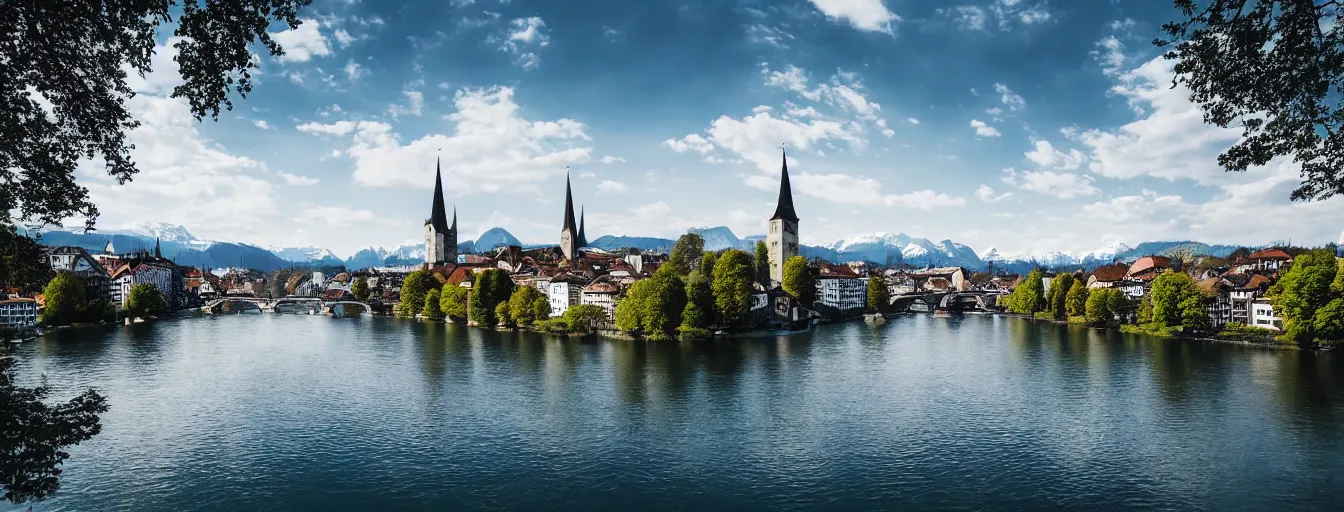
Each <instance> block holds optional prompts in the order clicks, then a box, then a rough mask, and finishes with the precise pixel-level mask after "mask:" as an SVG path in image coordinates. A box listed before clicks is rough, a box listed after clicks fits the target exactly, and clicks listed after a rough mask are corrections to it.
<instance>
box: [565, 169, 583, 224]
mask: <svg viewBox="0 0 1344 512" xmlns="http://www.w3.org/2000/svg"><path fill="white" fill-rule="evenodd" d="M564 223H565V225H564V226H563V227H561V229H568V230H569V234H570V236H576V235H578V233H579V229H578V227H576V226H575V224H574V193H573V192H572V191H571V190H570V186H569V171H568V169H566V171H565V220H564ZM576 241H577V239H576Z"/></svg>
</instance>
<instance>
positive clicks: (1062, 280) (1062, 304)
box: [1049, 274, 1087, 320]
mask: <svg viewBox="0 0 1344 512" xmlns="http://www.w3.org/2000/svg"><path fill="white" fill-rule="evenodd" d="M1070 288H1073V274H1059V275H1057V276H1055V279H1054V280H1052V281H1050V309H1049V311H1050V315H1051V316H1053V317H1054V318H1055V320H1067V319H1068V318H1069V313H1068V311H1069V309H1068V304H1067V302H1068V296H1069V289H1070ZM1083 307H1087V306H1086V303H1084V306H1083Z"/></svg>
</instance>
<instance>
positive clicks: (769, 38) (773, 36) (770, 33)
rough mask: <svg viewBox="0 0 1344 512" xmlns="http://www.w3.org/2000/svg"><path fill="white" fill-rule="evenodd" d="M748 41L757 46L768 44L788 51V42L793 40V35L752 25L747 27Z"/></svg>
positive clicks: (772, 28) (774, 28)
mask: <svg viewBox="0 0 1344 512" xmlns="http://www.w3.org/2000/svg"><path fill="white" fill-rule="evenodd" d="M747 40H748V41H751V42H753V43H757V44H767V45H770V46H774V47H776V48H780V49H788V47H789V45H788V43H787V41H791V40H793V34H790V33H788V32H785V31H783V30H781V29H779V28H776V27H768V26H765V25H760V24H756V25H750V26H748V27H747Z"/></svg>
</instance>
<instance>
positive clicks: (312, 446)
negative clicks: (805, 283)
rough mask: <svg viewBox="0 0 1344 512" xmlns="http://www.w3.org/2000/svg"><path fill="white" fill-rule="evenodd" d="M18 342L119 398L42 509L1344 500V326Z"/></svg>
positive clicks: (370, 323)
mask: <svg viewBox="0 0 1344 512" xmlns="http://www.w3.org/2000/svg"><path fill="white" fill-rule="evenodd" d="M12 355H14V356H16V357H17V358H18V359H19V363H18V371H19V377H20V380H22V381H25V382H26V383H28V384H32V383H33V382H35V381H36V380H37V379H39V378H40V376H41V375H43V374H45V375H46V377H47V379H48V380H49V382H50V384H51V385H52V386H53V388H54V389H55V393H54V396H55V397H62V398H65V397H69V396H71V395H73V394H74V393H75V392H76V391H77V389H78V388H81V387H85V386H95V387H97V388H98V389H100V390H101V391H103V392H104V393H105V394H106V395H107V396H108V397H109V404H110V406H111V410H110V411H109V412H108V413H107V414H106V415H105V416H104V420H103V424H104V428H103V432H102V433H101V434H100V435H98V436H97V437H95V438H94V439H93V440H91V441H88V442H86V443H84V444H82V445H80V446H77V447H75V448H73V449H71V450H70V452H71V454H72V457H71V458H70V460H69V461H67V463H66V464H65V466H64V467H65V474H64V477H63V479H62V482H63V483H62V487H61V489H60V491H58V492H57V494H56V495H54V496H53V497H51V498H49V499H48V500H46V501H44V502H40V503H38V504H36V506H35V507H34V510H80V511H83V510H98V511H102V510H127V511H131V510H134V511H153V510H174V511H176V510H338V509H359V510H478V509H512V510H541V509H548V510H558V509H572V510H652V509H678V510H781V509H791V510H798V509H827V510H862V509H896V508H901V509H977V510H1014V509H1026V510H1082V509H1092V510H1131V509H1180V510H1234V509H1235V510H1332V509H1333V510H1344V354H1318V353H1312V352H1299V351H1292V350H1272V349H1264V348H1256V347H1246V346H1238V345H1228V344H1191V343H1182V342H1172V341H1164V340H1158V339H1151V338H1144V337H1138V336H1133V335H1124V334H1119V333H1115V332H1107V331H1098V330H1089V329H1083V328H1078V327H1068V326H1059V325H1050V324H1040V323H1034V322H1031V321H1028V320H1022V319H1015V318H997V317H990V316H966V317H963V318H934V317H931V316H908V317H902V318H898V319H895V320H893V321H891V322H888V323H887V324H885V325H881V326H871V325H866V324H862V323H850V324H843V325H830V326H822V327H819V328H817V329H816V330H815V331H814V332H812V333H805V334H796V335H790V336H781V337H764V338H747V339H734V340H729V341H719V342H707V343H696V344H692V343H684V344H683V343H643V342H629V341H565V340H560V339H556V338H549V337H546V336H542V335H537V334H532V333H502V332H492V331H485V330H481V329H470V328H466V327H463V326H458V325H443V324H426V323H420V322H413V321H404V320H396V319H390V318H371V317H364V318H358V319H332V318H328V317H321V316H294V315H275V314H264V315H263V314H245V315H232V316H220V317H205V318H189V319H180V320H172V321H164V322H159V323H155V324H137V325H132V326H117V327H111V328H95V329H74V330H66V331H61V332H57V333H54V334H52V335H48V336H46V337H44V338H41V339H39V340H38V341H34V342H29V343H27V344H24V345H22V346H20V347H18V348H17V349H14V350H13V351H12ZM7 507H8V506H7V505H0V509H7Z"/></svg>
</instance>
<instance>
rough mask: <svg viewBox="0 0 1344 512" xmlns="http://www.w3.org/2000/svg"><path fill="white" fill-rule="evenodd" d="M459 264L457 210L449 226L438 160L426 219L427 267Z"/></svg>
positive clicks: (435, 163) (435, 165) (435, 164)
mask: <svg viewBox="0 0 1344 512" xmlns="http://www.w3.org/2000/svg"><path fill="white" fill-rule="evenodd" d="M447 263H452V264H456V263H457V209H456V208H454V209H453V224H452V225H451V226H450V225H448V210H447V209H446V208H444V206H443V172H442V169H441V167H440V164H439V162H438V160H437V159H436V160H435V162H434V198H433V204H431V205H430V213H429V218H428V219H425V266H426V267H433V266H438V265H443V264H447Z"/></svg>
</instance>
